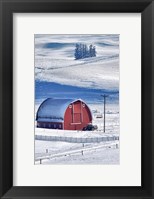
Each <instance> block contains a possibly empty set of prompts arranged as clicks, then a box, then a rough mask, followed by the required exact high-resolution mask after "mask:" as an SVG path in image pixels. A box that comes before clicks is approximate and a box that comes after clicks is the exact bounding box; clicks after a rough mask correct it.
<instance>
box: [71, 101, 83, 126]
mask: <svg viewBox="0 0 154 199" xmlns="http://www.w3.org/2000/svg"><path fill="white" fill-rule="evenodd" d="M81 108H82V104H81V102H80V101H78V102H75V103H74V104H73V123H81V122H82V118H81V112H82V111H81Z"/></svg>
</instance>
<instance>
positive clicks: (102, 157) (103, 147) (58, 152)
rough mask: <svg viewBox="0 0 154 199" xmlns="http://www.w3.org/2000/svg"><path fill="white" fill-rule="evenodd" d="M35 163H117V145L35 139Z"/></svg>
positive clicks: (114, 143)
mask: <svg viewBox="0 0 154 199" xmlns="http://www.w3.org/2000/svg"><path fill="white" fill-rule="evenodd" d="M35 148H36V150H37V153H36V154H35V164H40V162H39V160H40V159H41V157H42V161H41V164H80V165H81V164H108V165H109V164H119V146H118V145H117V142H112V143H101V144H100V143H99V144H98V143H95V144H84V145H83V144H81V143H75V144H74V143H66V142H45V141H38V140H37V141H35Z"/></svg>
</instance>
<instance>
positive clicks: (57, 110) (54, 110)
mask: <svg viewBox="0 0 154 199" xmlns="http://www.w3.org/2000/svg"><path fill="white" fill-rule="evenodd" d="M76 101H82V102H84V101H83V100H81V99H55V98H48V99H46V100H45V101H43V102H42V104H41V105H40V107H39V109H38V111H37V115H36V120H37V121H44V120H46V121H49V120H51V121H55V120H56V121H59V122H63V121H64V114H65V111H66V109H67V107H68V106H69V105H70V104H71V103H73V102H76ZM84 103H85V102H84Z"/></svg>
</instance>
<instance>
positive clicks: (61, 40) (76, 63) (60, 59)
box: [35, 35, 119, 90]
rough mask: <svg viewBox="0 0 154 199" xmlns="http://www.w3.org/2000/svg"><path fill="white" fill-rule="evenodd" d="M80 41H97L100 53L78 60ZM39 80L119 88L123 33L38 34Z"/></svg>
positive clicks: (36, 59)
mask: <svg viewBox="0 0 154 199" xmlns="http://www.w3.org/2000/svg"><path fill="white" fill-rule="evenodd" d="M76 42H81V43H82V42H83V43H87V44H91V43H92V44H94V45H95V46H96V51H97V56H96V57H93V58H85V59H80V60H75V59H74V50H75V43H76ZM35 79H36V80H39V81H47V82H56V83H59V84H63V85H72V86H78V87H84V88H96V89H106V90H108V89H109V90H119V36H118V35H36V36H35Z"/></svg>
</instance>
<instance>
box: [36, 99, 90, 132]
mask: <svg viewBox="0 0 154 199" xmlns="http://www.w3.org/2000/svg"><path fill="white" fill-rule="evenodd" d="M36 120H37V127H39V128H50V129H64V130H82V129H83V127H85V126H87V125H88V123H91V122H92V113H91V111H90V108H89V107H88V105H87V104H86V103H85V102H84V101H83V100H81V99H77V100H72V99H54V98H48V99H46V100H45V101H44V102H43V103H42V104H41V105H40V107H39V109H38V111H37V115H36Z"/></svg>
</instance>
